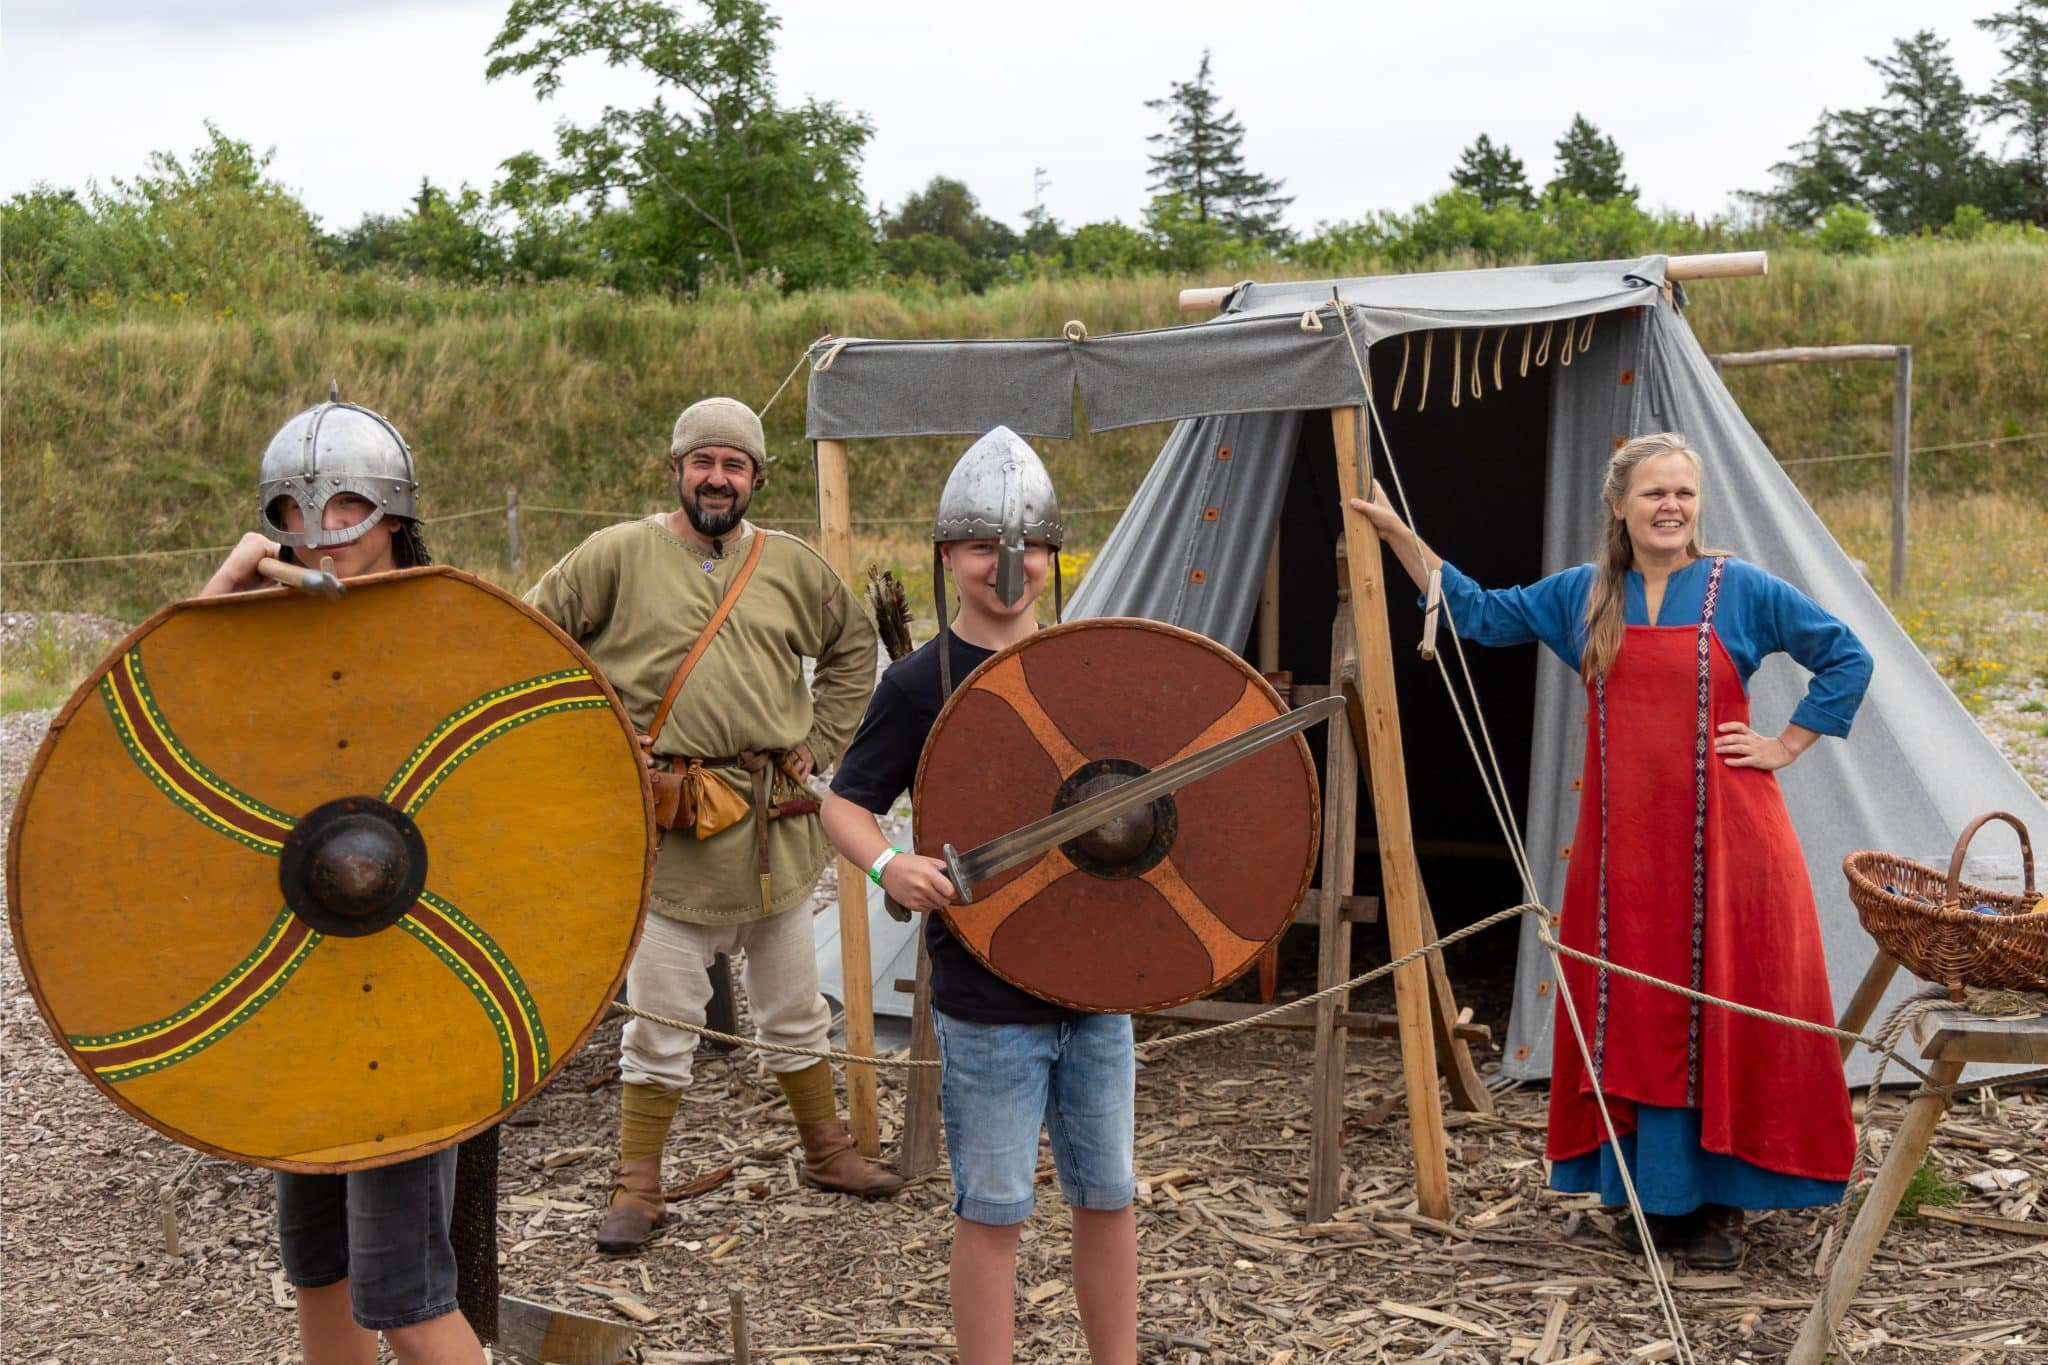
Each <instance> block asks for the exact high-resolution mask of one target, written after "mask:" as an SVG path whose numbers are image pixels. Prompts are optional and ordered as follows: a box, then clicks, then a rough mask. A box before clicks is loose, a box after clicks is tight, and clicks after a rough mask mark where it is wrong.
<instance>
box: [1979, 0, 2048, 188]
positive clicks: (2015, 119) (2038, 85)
mask: <svg viewBox="0 0 2048 1365" xmlns="http://www.w3.org/2000/svg"><path fill="white" fill-rule="evenodd" d="M1977 27H1978V28H1981V29H1984V30H1985V31H1986V32H1988V33H1991V34H1992V35H1994V36H1995V37H1997V38H1998V39H1999V40H2000V42H2001V43H2002V44H2003V46H2002V47H2000V48H1999V53H2000V54H2001V55H2002V56H2003V57H2004V58H2005V68H2004V69H2003V70H2002V71H2000V72H1999V73H1998V79H1997V80H1995V81H1993V82H1992V83H1991V90H1990V92H1989V93H1988V94H1986V95H1984V96H1983V97H1982V99H1981V101H1980V102H1981V105H1982V107H1983V110H1984V113H1985V116H1986V117H1987V118H1989V119H1990V121H1991V122H1992V123H1993V124H1998V125H2004V126H2005V127H2006V129H2007V131H2008V135H2009V136H2010V137H2011V138H2013V139H2014V140H2016V141H2017V142H2018V143H2019V155H2018V156H2016V157H2014V158H2013V159H2011V160H2009V161H2007V162H2005V163H2004V164H2003V166H2001V167H2000V171H2001V173H2002V174H2001V179H2002V180H2003V181H2004V182H2005V185H2004V189H2005V193H2004V195H2003V196H2002V198H2003V199H2004V201H2005V202H2004V203H2003V204H2001V205H2000V208H2001V209H2002V210H2003V211H2004V212H2003V216H2008V217H2013V218H2024V219H2029V220H2031V221H2033V222H2035V223H2040V224H2042V225H2044V226H2048V0H2017V3H2015V4H2014V6H2013V8H2011V9H2009V10H2006V11H2005V12H2004V13H2001V14H1994V15H1992V16H1991V17H1990V18H1988V19H1979V20H1977Z"/></svg>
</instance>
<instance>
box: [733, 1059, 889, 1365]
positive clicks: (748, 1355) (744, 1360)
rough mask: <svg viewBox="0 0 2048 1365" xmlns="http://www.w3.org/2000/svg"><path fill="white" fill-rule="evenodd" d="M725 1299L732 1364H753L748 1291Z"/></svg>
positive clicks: (736, 1292)
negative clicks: (748, 1322) (749, 1330)
mask: <svg viewBox="0 0 2048 1365" xmlns="http://www.w3.org/2000/svg"><path fill="white" fill-rule="evenodd" d="M861 1070H863V1071H865V1070H867V1068H866V1067H862V1068H861ZM725 1301H726V1311H727V1315H728V1318H727V1321H728V1325H729V1326H730V1327H731V1328H732V1365H753V1360H754V1343H753V1341H752V1339H751V1338H750V1337H749V1336H748V1333H747V1292H746V1291H745V1290H744V1289H741V1288H740V1287H739V1286H738V1285H734V1286H733V1287H732V1288H731V1289H729V1290H727V1291H726V1295H725Z"/></svg>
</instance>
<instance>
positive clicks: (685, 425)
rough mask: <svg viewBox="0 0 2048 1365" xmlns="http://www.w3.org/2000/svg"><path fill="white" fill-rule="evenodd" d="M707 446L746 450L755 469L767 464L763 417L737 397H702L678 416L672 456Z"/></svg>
mask: <svg viewBox="0 0 2048 1365" xmlns="http://www.w3.org/2000/svg"><path fill="white" fill-rule="evenodd" d="M705 446H730V447H731V448H732V449H734V450H744V451H745V452H747V454H748V455H749V456H751V457H752V458H753V461H754V467H755V468H756V469H765V468H767V466H768V440H767V438H766V437H765V436H763V435H762V434H761V419H760V418H758V417H756V416H755V415H754V410H753V409H752V408H750V407H748V406H747V405H746V404H745V403H742V402H740V401H739V400H738V399H737V398H701V399H699V400H698V401H696V402H694V403H692V404H690V406H688V407H687V408H684V409H683V413H682V416H680V417H678V418H676V430H675V435H674V436H672V437H671V438H670V439H669V443H668V453H669V454H670V455H674V456H682V455H687V454H689V453H690V452H691V451H693V450H702V449H703V448H704V447H705Z"/></svg>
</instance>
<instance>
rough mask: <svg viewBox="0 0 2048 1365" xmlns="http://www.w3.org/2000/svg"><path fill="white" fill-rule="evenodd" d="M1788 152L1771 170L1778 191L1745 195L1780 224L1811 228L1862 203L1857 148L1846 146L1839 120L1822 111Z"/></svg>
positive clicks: (1750, 192)
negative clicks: (1841, 207) (1837, 210)
mask: <svg viewBox="0 0 2048 1365" xmlns="http://www.w3.org/2000/svg"><path fill="white" fill-rule="evenodd" d="M1789 150H1790V152H1791V155H1790V156H1788V157H1786V158H1785V160H1783V161H1780V162H1778V163H1776V164H1775V165H1773V166H1772V167H1771V174H1772V175H1774V176H1776V177H1777V179H1778V187H1777V188H1776V189H1772V190H1746V191H1744V192H1743V194H1742V197H1743V198H1744V199H1747V200H1748V201H1749V202H1751V203H1753V204H1755V205H1757V206H1758V207H1759V208H1761V209H1762V210H1763V211H1764V212H1765V213H1767V214H1768V215H1770V216H1771V217H1772V218H1775V219H1777V220H1778V221H1779V222H1781V223H1785V224H1787V225H1789V226H1792V227H1798V228H1810V227H1812V226H1813V225H1814V224H1815V223H1817V222H1819V221H1820V219H1821V217H1822V215H1824V214H1826V213H1827V211H1828V210H1829V209H1830V208H1833V207H1834V206H1835V205H1836V204H1849V205H1852V206H1853V205H1857V204H1861V203H1862V202H1863V176H1862V174H1861V173H1860V172H1859V171H1858V170H1857V168H1856V149H1855V148H1854V147H1852V146H1850V145H1849V141H1848V138H1847V135H1846V133H1845V131H1844V129H1843V127H1842V120H1841V119H1840V117H1838V116H1837V115H1835V114H1833V113H1830V112H1829V111H1827V110H1825V109H1823V110H1821V113H1820V117H1819V118H1818V119H1817V120H1815V121H1814V125H1813V132H1812V133H1810V134H1809V135H1808V136H1807V138H1806V140H1805V141H1804V142H1795V143H1793V144H1792V146H1791V148H1790V149H1789Z"/></svg>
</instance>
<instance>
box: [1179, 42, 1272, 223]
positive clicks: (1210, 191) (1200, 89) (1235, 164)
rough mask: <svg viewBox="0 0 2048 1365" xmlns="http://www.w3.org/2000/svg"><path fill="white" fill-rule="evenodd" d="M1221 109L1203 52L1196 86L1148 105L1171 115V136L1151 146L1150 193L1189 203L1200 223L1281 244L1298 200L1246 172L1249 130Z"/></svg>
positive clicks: (1267, 179) (1189, 85)
mask: <svg viewBox="0 0 2048 1365" xmlns="http://www.w3.org/2000/svg"><path fill="white" fill-rule="evenodd" d="M1219 105H1220V101H1219V100H1218V99H1217V96H1216V87H1215V86H1214V85H1212V84H1211V83H1210V77H1209V54H1208V53H1207V52H1206V51H1205V52H1203V53H1202V65H1201V66H1200V68H1199V69H1197V70H1196V72H1195V78H1194V79H1193V80H1191V81H1175V82H1174V83H1173V92H1172V93H1171V94H1169V95H1165V96H1163V97H1161V98H1159V99H1156V100H1146V101H1145V107H1146V108H1147V109H1157V110H1160V111H1162V112H1164V113H1165V115H1166V131H1165V132H1163V133H1153V134H1152V135H1151V136H1150V137H1149V138H1147V139H1146V141H1148V142H1150V143H1152V144H1153V145H1154V146H1156V147H1158V148H1159V150H1158V151H1156V152H1154V153H1152V184H1151V188H1152V190H1153V191H1154V192H1155V193H1158V194H1161V195H1179V196H1180V197H1181V198H1182V199H1184V200H1186V201H1187V204H1188V206H1189V207H1191V208H1192V209H1193V210H1194V213H1195V218H1196V221H1197V222H1201V223H1214V224H1216V225H1217V226H1218V227H1221V228H1223V229H1224V230H1225V231H1227V232H1228V233H1229V234H1230V235H1231V236H1234V237H1238V238H1242V239H1244V240H1246V241H1259V242H1265V243H1267V244H1269V245H1278V244H1279V243H1281V242H1283V241H1285V240H1286V239H1287V235H1288V234H1287V229H1286V228H1284V227H1282V226H1281V223H1280V214H1281V212H1282V211H1283V210H1285V209H1286V207H1287V206H1288V205H1289V204H1291V203H1293V202H1294V198H1293V196H1292V195H1283V194H1281V193H1280V191H1281V189H1282V188H1283V185H1284V182H1282V181H1279V180H1274V179H1271V178H1270V177H1268V176H1263V175H1258V174H1256V173H1254V172H1252V171H1250V170H1247V169H1246V168H1245V164H1244V124H1243V123H1242V122H1240V121H1239V120H1238V117H1237V113H1236V111H1235V110H1231V109H1223V108H1220V107H1219Z"/></svg>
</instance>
